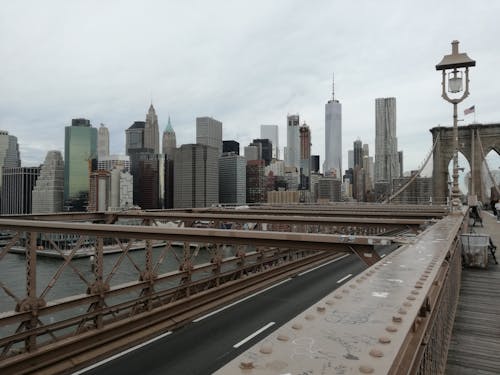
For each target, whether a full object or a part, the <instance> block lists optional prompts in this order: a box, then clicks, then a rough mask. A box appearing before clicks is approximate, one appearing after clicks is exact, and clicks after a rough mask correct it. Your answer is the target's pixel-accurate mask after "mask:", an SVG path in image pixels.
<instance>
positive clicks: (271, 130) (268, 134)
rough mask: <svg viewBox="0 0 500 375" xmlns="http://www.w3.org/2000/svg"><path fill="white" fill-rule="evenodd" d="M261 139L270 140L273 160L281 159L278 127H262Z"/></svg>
mask: <svg viewBox="0 0 500 375" xmlns="http://www.w3.org/2000/svg"><path fill="white" fill-rule="evenodd" d="M260 138H261V139H269V140H270V141H271V143H272V145H273V154H272V158H273V159H279V158H280V145H279V132H278V125H261V126H260Z"/></svg>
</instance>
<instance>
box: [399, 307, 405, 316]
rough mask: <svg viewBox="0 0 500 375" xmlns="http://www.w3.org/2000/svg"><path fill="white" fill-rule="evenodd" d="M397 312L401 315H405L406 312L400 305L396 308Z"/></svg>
mask: <svg viewBox="0 0 500 375" xmlns="http://www.w3.org/2000/svg"><path fill="white" fill-rule="evenodd" d="M398 313H400V314H402V315H405V314H406V310H405V309H403V308H402V307H401V308H400V309H399V310H398Z"/></svg>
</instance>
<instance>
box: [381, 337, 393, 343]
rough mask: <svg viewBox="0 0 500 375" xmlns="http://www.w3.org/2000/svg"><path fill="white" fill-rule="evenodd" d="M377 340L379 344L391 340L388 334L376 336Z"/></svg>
mask: <svg viewBox="0 0 500 375" xmlns="http://www.w3.org/2000/svg"><path fill="white" fill-rule="evenodd" d="M378 342H379V343H381V344H389V343H390V342H391V339H390V338H389V337H388V336H380V337H379V338H378Z"/></svg>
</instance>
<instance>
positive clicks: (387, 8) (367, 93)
mask: <svg viewBox="0 0 500 375" xmlns="http://www.w3.org/2000/svg"><path fill="white" fill-rule="evenodd" d="M417 4H418V5H417ZM0 5H1V11H0V61H1V65H0V67H1V68H0V129H4V130H7V131H9V134H12V135H15V136H17V138H18V141H19V144H20V147H21V158H22V161H23V165H25V166H30V165H35V164H39V163H41V162H42V161H43V159H44V158H45V155H46V153H47V151H48V150H51V149H58V150H61V151H63V149H64V127H65V126H68V125H70V123H71V119H72V118H76V117H85V118H88V119H90V120H91V122H92V124H93V125H94V126H96V127H97V126H99V124H100V123H104V124H106V126H108V128H109V130H110V136H111V152H112V153H124V141H125V129H126V128H127V127H129V126H130V125H131V124H132V122H133V121H136V120H144V119H145V116H146V112H147V109H148V107H149V104H150V102H151V100H152V101H153V104H154V106H155V108H156V111H157V114H158V118H159V122H160V131H162V130H163V128H164V127H165V125H166V123H167V118H168V115H170V116H171V119H172V125H173V127H174V130H175V131H176V134H177V142H178V145H180V144H183V143H194V142H195V141H196V135H195V119H196V117H197V116H212V117H214V118H216V119H218V120H220V121H222V122H223V137H224V139H236V140H238V141H239V142H240V144H241V146H245V145H247V144H248V143H249V142H250V141H251V140H252V139H253V138H259V136H260V124H277V125H279V126H280V146H281V147H283V146H285V143H286V128H285V127H286V116H287V114H288V113H299V114H300V115H301V120H304V121H306V123H307V124H308V125H309V126H310V127H311V131H312V143H313V154H320V155H321V163H322V162H323V156H324V147H325V146H324V116H325V115H324V105H325V103H326V101H327V100H329V99H330V97H331V80H332V73H333V72H335V96H336V98H337V99H338V100H340V102H341V103H342V110H343V113H342V117H343V124H342V127H343V129H342V132H343V155H344V161H343V167H344V169H345V167H347V150H348V149H351V148H352V143H353V141H355V140H356V139H357V138H358V137H359V138H360V139H361V140H362V141H363V143H369V144H370V153H371V154H372V155H373V153H374V139H375V98H378V97H396V100H397V135H398V142H399V149H402V150H404V162H405V170H410V169H414V168H416V167H417V166H418V164H420V162H422V161H423V159H424V158H425V156H426V154H427V152H428V151H429V150H430V148H431V143H432V142H431V134H430V132H429V129H430V128H431V127H434V126H436V125H438V124H441V125H443V126H450V125H451V121H452V106H451V104H449V103H447V102H445V101H444V100H443V99H441V97H440V90H441V86H440V81H441V76H440V73H439V72H437V71H436V70H435V65H436V64H437V63H438V62H439V61H440V60H441V58H442V57H443V55H445V54H449V53H450V52H451V45H450V42H451V41H452V40H453V39H458V40H459V41H460V50H461V51H465V52H467V53H468V54H469V56H470V57H471V58H473V59H475V60H476V61H477V66H476V67H475V68H472V71H471V76H470V79H471V95H470V97H469V98H468V99H466V100H465V101H464V102H463V103H462V104H461V105H460V106H459V113H461V115H460V116H461V117H462V118H463V116H462V115H463V109H465V108H467V107H470V106H472V105H475V106H476V120H477V121H478V122H485V123H487V122H499V121H500V105H499V95H498V93H499V87H500V72H499V70H498V67H499V66H500V61H499V60H500V39H499V38H500V1H495V0H491V1H480V0H478V1H474V2H473V1H443V0H441V1H418V2H416V1H404V0H399V1H372V0H369V1H332V0H330V1H291V0H287V1H285V0H283V1H279V0H272V1H271V0H267V1H256V0H252V1H234V0H233V1H229V0H227V1H214V0H211V1H172V0H170V1H145V0H141V1H117V0H116V1H114V0H107V1H103V0H97V1H89V0H86V1H77V0H74V1H68V0H62V1H50V0H47V1H22V0H21V1H8V0H1V2H0ZM473 120H474V116H473V115H468V116H466V117H465V122H466V123H468V122H472V121H473ZM496 157H497V158H498V155H497V156H496Z"/></svg>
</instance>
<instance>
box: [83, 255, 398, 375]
mask: <svg viewBox="0 0 500 375" xmlns="http://www.w3.org/2000/svg"><path fill="white" fill-rule="evenodd" d="M386 250H387V249H384V251H379V253H380V255H382V256H383V255H385V254H384V253H385V252H386ZM388 252H389V250H387V253H388ZM365 267H366V266H364V265H363V264H362V262H361V261H360V260H359V259H358V258H357V257H356V256H355V255H354V254H350V255H346V256H344V257H343V258H342V259H339V260H336V261H333V262H330V263H327V264H326V265H322V266H320V267H316V268H313V269H312V270H308V271H305V272H303V273H301V274H299V275H297V276H295V277H293V278H290V279H286V280H285V281H283V282H281V283H279V284H277V285H275V286H273V287H271V288H268V289H266V290H265V291H264V292H260V293H257V294H256V295H254V296H253V297H247V298H244V299H243V300H240V302H238V301H237V302H236V303H233V304H231V305H229V307H226V308H224V309H223V310H221V311H219V310H216V312H214V313H211V314H207V315H206V316H204V317H200V318H198V319H196V320H194V321H193V322H191V323H190V324H187V325H186V326H184V327H183V328H180V329H177V330H175V331H174V332H171V333H168V334H166V335H163V336H162V337H161V338H156V339H153V340H150V342H149V343H146V344H142V345H139V346H137V347H135V348H132V349H129V350H127V351H125V352H124V353H120V354H119V355H117V356H113V357H111V358H109V359H107V360H105V361H102V362H99V363H97V364H95V365H93V366H90V367H87V368H86V369H83V370H80V371H77V372H75V373H74V375H79V374H85V375H128V374H134V375H149V374H154V375H168V374H176V375H184V374H185V375H205V374H211V373H213V372H214V371H216V370H217V369H219V368H220V367H222V366H223V365H225V364H226V363H227V362H229V361H230V360H232V359H233V358H235V357H236V356H238V355H239V354H241V353H242V352H244V351H245V350H246V349H248V348H249V347H251V346H252V345H253V344H254V343H255V342H257V341H259V340H260V339H262V338H263V337H266V336H267V335H269V334H270V333H271V332H273V331H274V330H276V329H278V328H279V327H280V326H281V325H283V324H284V323H286V322H287V321H289V320H290V319H292V318H294V317H295V316H297V315H299V314H300V313H301V312H302V311H304V310H305V309H306V308H308V307H309V306H311V305H313V304H314V303H316V302H317V301H318V300H320V299H321V298H323V297H324V296H326V295H327V294H329V293H331V292H332V291H333V290H335V289H336V288H338V287H339V286H341V285H342V284H343V283H344V282H346V281H348V280H349V279H350V278H351V277H352V276H355V275H357V274H358V273H360V272H361V271H362V270H364V269H365Z"/></svg>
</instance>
